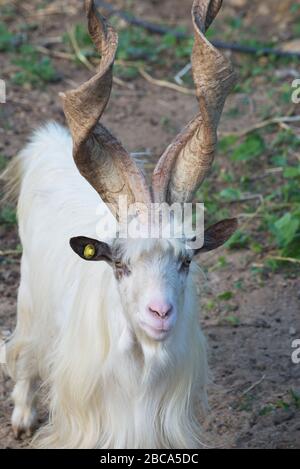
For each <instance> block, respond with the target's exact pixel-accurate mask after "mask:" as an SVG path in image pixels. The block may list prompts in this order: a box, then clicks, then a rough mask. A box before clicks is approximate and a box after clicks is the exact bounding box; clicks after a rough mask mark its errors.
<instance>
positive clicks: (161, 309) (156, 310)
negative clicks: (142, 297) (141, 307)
mask: <svg viewBox="0 0 300 469" xmlns="http://www.w3.org/2000/svg"><path fill="white" fill-rule="evenodd" d="M172 309H173V306H172V305H171V304H163V305H149V306H148V310H149V312H150V313H151V314H153V315H155V316H158V317H160V318H166V317H168V316H169V315H170V314H171V312H172Z"/></svg>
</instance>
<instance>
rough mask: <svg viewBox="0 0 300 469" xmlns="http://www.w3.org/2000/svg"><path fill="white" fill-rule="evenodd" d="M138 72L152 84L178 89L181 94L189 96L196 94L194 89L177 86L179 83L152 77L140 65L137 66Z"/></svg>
mask: <svg viewBox="0 0 300 469" xmlns="http://www.w3.org/2000/svg"><path fill="white" fill-rule="evenodd" d="M139 73H140V74H141V75H142V77H143V78H145V80H147V81H148V82H149V83H151V84H152V85H155V86H161V87H163V88H169V89H170V90H173V91H178V93H183V94H187V95H190V96H195V94H196V93H195V91H194V90H192V89H189V88H185V87H184V86H179V85H176V84H175V83H171V82H169V81H165V80H158V79H156V78H153V77H152V76H151V75H149V73H147V72H146V71H145V70H144V69H143V68H141V67H140V68H139Z"/></svg>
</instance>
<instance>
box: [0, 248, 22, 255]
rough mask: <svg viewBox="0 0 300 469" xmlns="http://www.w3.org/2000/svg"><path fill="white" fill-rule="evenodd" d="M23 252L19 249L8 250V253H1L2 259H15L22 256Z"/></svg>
mask: <svg viewBox="0 0 300 469" xmlns="http://www.w3.org/2000/svg"><path fill="white" fill-rule="evenodd" d="M21 254H22V252H21V251H20V250H18V249H8V250H7V251H0V257H14V256H21Z"/></svg>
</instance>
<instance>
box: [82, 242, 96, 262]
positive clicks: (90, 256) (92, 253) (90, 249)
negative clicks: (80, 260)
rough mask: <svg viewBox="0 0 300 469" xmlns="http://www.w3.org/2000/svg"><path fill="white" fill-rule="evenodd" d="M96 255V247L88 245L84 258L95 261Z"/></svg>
mask: <svg viewBox="0 0 300 469" xmlns="http://www.w3.org/2000/svg"><path fill="white" fill-rule="evenodd" d="M95 254H96V249H95V246H93V245H92V244H87V245H86V246H85V248H84V251H83V256H84V258H85V259H93V257H94V256H95Z"/></svg>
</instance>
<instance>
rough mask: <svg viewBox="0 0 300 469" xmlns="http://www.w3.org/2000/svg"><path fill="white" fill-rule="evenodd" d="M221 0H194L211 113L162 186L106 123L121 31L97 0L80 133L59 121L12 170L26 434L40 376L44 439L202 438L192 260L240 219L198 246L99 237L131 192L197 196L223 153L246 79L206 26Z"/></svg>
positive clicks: (178, 198)
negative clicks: (92, 70)
mask: <svg viewBox="0 0 300 469" xmlns="http://www.w3.org/2000/svg"><path fill="white" fill-rule="evenodd" d="M221 3H222V0H194V3H193V9H192V17H193V23H194V28H195V45H194V49H193V54H192V67H193V74H194V81H195V85H196V91H197V97H198V101H199V107H200V111H199V114H198V115H197V116H196V117H195V118H194V119H193V120H192V121H191V122H190V123H189V124H188V125H187V127H186V128H185V129H184V130H183V131H182V132H181V133H180V134H179V136H177V137H176V139H175V140H174V141H173V143H171V145H170V146H169V147H168V148H167V150H166V151H165V153H164V154H163V155H162V157H161V158H160V160H159V162H158V164H157V166H156V168H155V170H154V173H153V177H152V183H151V188H150V189H149V187H148V185H147V183H146V179H145V177H144V175H143V173H142V171H141V170H140V169H139V168H138V166H137V165H136V163H135V161H134V159H133V158H132V157H131V155H129V154H128V153H127V152H126V151H125V149H124V148H123V147H122V145H121V143H120V142H119V141H118V140H117V139H116V138H115V137H113V136H112V135H111V134H110V132H109V131H108V130H107V129H106V128H105V127H104V126H103V125H102V124H101V123H99V120H100V118H101V116H102V114H103V112H104V109H105V108H106V105H107V103H108V100H109V96H110V92H111V86H112V77H113V64H114V59H115V54H116V50H117V42H118V37H117V34H116V33H115V31H114V30H113V28H112V27H111V26H110V25H109V24H108V23H107V21H106V20H105V19H104V18H103V17H102V16H101V15H100V14H99V13H98V11H97V10H96V7H95V5H94V2H93V0H86V1H85V6H86V12H87V18H88V27H89V33H90V36H91V38H92V40H93V42H94V44H95V46H96V48H97V50H98V51H99V53H100V54H101V62H100V68H99V71H98V72H97V73H96V74H95V76H93V77H92V78H91V79H90V80H89V81H87V82H86V83H84V84H83V85H81V86H79V87H78V88H77V89H75V90H71V91H68V92H66V93H65V94H62V101H63V107H64V112H65V116H66V119H67V123H68V126H69V130H70V133H69V132H68V131H67V130H66V129H65V128H64V127H62V126H60V125H58V124H56V123H48V124H47V125H46V126H44V127H42V128H40V129H39V130H38V131H36V133H35V134H34V135H33V137H32V140H31V142H30V143H29V144H28V145H27V146H26V147H25V149H24V150H23V151H22V152H21V153H20V155H19V156H18V157H17V160H16V161H15V162H14V165H13V167H12V169H11V170H8V173H7V175H6V178H8V179H9V178H10V177H11V181H12V182H11V185H12V186H13V187H15V185H16V179H17V180H18V181H19V200H18V221H19V232H20V239H21V242H22V245H23V254H22V262H21V282H20V287H19V292H18V305H17V309H18V315H17V326H16V329H15V332H14V334H13V335H12V337H11V339H10V341H9V343H8V351H7V356H8V369H9V372H10V375H11V376H12V378H13V379H14V381H15V387H14V390H13V393H12V397H13V401H14V410H13V414H12V426H13V430H14V432H15V435H16V436H19V435H20V434H21V433H23V432H25V433H28V434H31V433H32V431H33V429H34V427H35V425H36V414H37V413H36V393H37V384H38V382H39V380H41V381H42V383H43V388H44V389H45V390H46V392H47V403H48V407H49V418H48V421H47V423H46V424H45V425H44V426H42V428H40V429H39V430H38V431H37V433H36V435H35V437H34V440H33V443H34V444H35V445H36V446H37V447H40V448H196V447H197V448H198V447H199V446H200V435H201V433H200V425H199V422H198V419H197V409H198V406H199V405H200V404H201V403H202V404H203V405H205V402H206V387H207V381H208V378H207V375H208V372H207V368H208V367H207V356H206V343H205V339H204V336H203V333H202V331H201V328H200V324H199V318H198V313H199V306H198V300H197V294H196V283H197V273H198V268H197V265H196V263H195V262H194V261H193V259H194V257H195V256H196V255H197V254H198V253H201V252H204V251H209V250H211V249H215V248H217V247H218V246H220V245H222V244H223V243H224V242H225V241H226V240H227V239H228V238H229V237H230V236H231V234H232V233H233V232H234V231H235V229H236V226H237V222H236V220H235V219H228V220H223V221H221V222H219V223H217V224H216V225H214V226H212V227H210V228H208V229H207V230H206V231H205V233H204V244H203V246H202V248H199V249H191V248H189V247H188V243H187V238H186V237H182V238H179V239H178V238H172V237H170V238H168V239H163V238H156V239H150V238H140V239H130V238H128V239H125V238H124V239H123V238H120V237H118V236H116V237H115V238H113V239H111V240H108V239H105V240H103V239H102V240H100V239H98V238H99V237H97V232H96V226H97V224H98V225H99V223H100V225H101V223H102V220H103V219H104V218H105V219H106V220H107V217H108V218H109V220H110V222H112V223H113V222H114V221H115V220H119V217H120V213H119V208H118V207H119V205H118V201H119V197H120V196H124V197H125V196H126V200H127V203H128V206H129V205H132V204H144V205H145V206H149V205H151V204H153V203H154V204H160V203H165V204H168V205H170V206H171V205H172V204H173V203H179V204H184V203H186V202H190V201H192V200H193V197H194V194H195V192H196V190H197V189H198V187H199V186H200V184H201V183H202V181H203V180H204V178H205V176H206V174H207V172H208V170H209V169H210V167H211V164H212V162H213V158H214V153H215V147H216V141H217V139H216V133H217V127H218V123H219V120H220V117H221V113H222V110H223V106H224V103H225V99H226V97H227V95H228V94H229V92H230V90H231V88H232V86H233V84H234V83H235V73H234V71H233V68H232V66H231V64H230V62H229V61H228V59H226V58H225V57H224V56H223V55H222V54H221V53H220V52H219V51H217V50H216V49H215V48H214V47H213V46H212V45H211V44H210V42H209V41H208V40H207V39H206V38H205V36H204V33H205V31H206V30H207V28H208V27H209V26H210V24H211V22H212V21H213V20H214V18H215V16H216V15H217V13H218V11H219V9H220V7H221ZM72 156H73V157H72ZM99 196H100V199H99ZM99 204H100V205H99ZM108 207H109V208H108ZM100 212H101V213H102V215H101V216H102V217H103V218H101V216H100V222H99V213H100ZM136 217H139V213H138V211H137V213H136ZM79 235H80V236H79ZM91 235H94V238H90V236H91ZM76 254H77V255H76ZM97 261H99V262H97Z"/></svg>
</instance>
